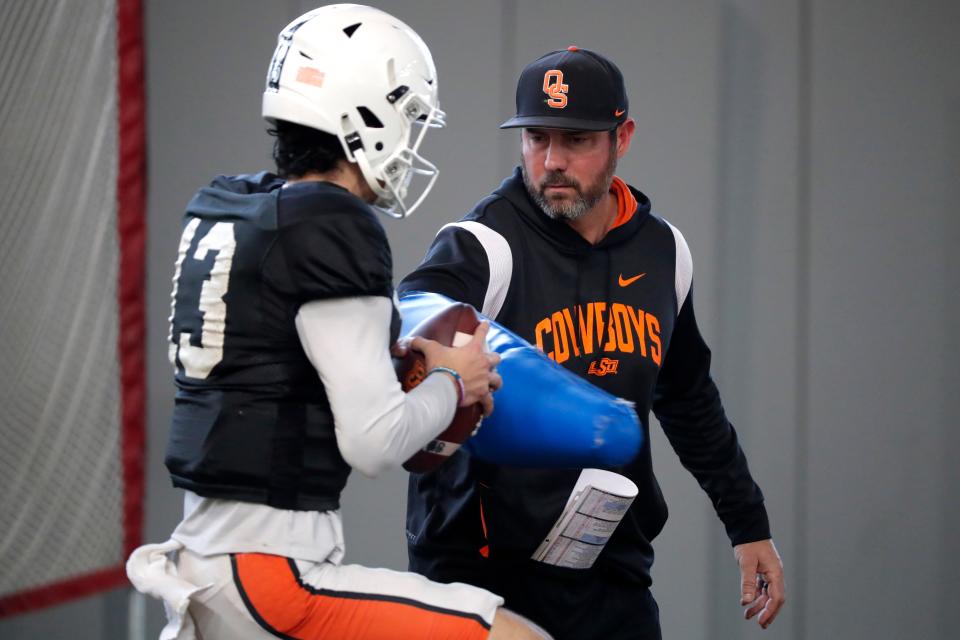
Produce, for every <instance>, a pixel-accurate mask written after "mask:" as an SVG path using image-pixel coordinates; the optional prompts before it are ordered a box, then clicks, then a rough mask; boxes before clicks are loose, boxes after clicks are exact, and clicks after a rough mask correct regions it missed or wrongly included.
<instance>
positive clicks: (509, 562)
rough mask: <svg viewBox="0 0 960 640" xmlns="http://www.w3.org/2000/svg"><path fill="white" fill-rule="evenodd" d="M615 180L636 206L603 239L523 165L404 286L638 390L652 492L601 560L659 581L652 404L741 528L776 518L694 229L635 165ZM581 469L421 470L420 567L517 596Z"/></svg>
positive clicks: (416, 483) (628, 470)
mask: <svg viewBox="0 0 960 640" xmlns="http://www.w3.org/2000/svg"><path fill="white" fill-rule="evenodd" d="M614 187H615V189H614V190H615V192H618V201H619V202H620V203H621V204H620V208H621V211H620V215H619V216H618V218H617V220H616V222H615V226H614V228H612V229H611V230H610V231H609V232H608V233H607V235H606V236H605V237H604V238H603V239H602V240H601V241H600V242H599V243H597V244H596V245H591V244H590V243H589V242H587V241H586V240H585V239H584V238H583V237H582V236H580V234H579V233H577V232H576V231H574V230H573V229H572V228H571V227H570V226H569V225H567V224H566V223H564V222H562V221H556V220H553V219H551V218H549V217H548V216H547V215H545V214H544V213H543V212H542V211H541V210H540V209H539V207H537V205H536V204H534V203H533V201H532V200H531V199H530V197H529V196H528V194H527V191H526V189H525V187H524V184H523V179H522V177H521V173H520V171H519V169H517V170H516V171H515V173H514V174H513V175H512V176H511V177H509V178H508V179H506V180H505V181H504V182H503V183H502V184H501V185H500V187H499V188H498V189H497V190H496V191H494V193H493V194H492V195H490V196H489V197H487V198H485V199H484V200H482V201H481V202H480V203H479V204H478V205H477V206H476V208H475V209H474V210H473V211H472V212H471V213H470V214H468V215H467V216H465V217H464V218H463V219H462V220H461V221H460V222H459V223H455V224H452V225H447V226H446V227H444V228H443V229H441V231H440V233H438V234H437V237H436V239H435V240H434V242H433V244H432V246H431V247H430V249H429V251H428V252H427V255H426V257H425V258H424V259H423V262H422V263H421V264H420V266H419V267H418V268H417V269H416V270H415V271H414V272H413V273H411V274H410V275H409V276H407V277H406V278H405V279H404V280H403V282H402V283H401V284H400V285H399V287H398V289H399V292H400V294H401V296H402V295H404V294H406V293H410V292H414V291H432V292H436V293H440V294H443V295H446V296H449V297H451V298H453V299H456V300H461V301H463V302H467V303H469V304H472V305H473V306H474V307H476V308H477V309H480V310H482V311H483V312H484V313H485V314H486V315H487V316H488V317H491V318H493V319H495V320H496V321H497V322H498V323H500V324H502V325H503V326H505V327H507V328H508V329H510V330H512V331H514V332H516V333H518V334H519V335H520V336H522V337H524V338H525V339H527V340H529V341H530V342H531V343H533V344H535V345H537V346H538V347H539V348H540V349H542V350H543V351H544V352H546V353H547V354H548V355H549V356H550V357H551V358H552V359H554V360H556V361H557V362H559V363H560V364H562V365H563V366H564V367H566V368H567V369H569V370H571V371H573V372H575V373H577V374H578V375H580V376H582V377H584V378H586V379H588V380H590V382H592V383H594V384H596V385H597V386H599V387H601V388H603V389H605V390H607V391H609V392H610V393H612V394H614V395H617V396H619V397H622V398H626V399H628V400H630V401H633V402H634V403H635V404H636V409H637V413H638V415H639V417H640V420H641V422H642V424H643V429H644V432H645V433H644V436H645V437H644V444H643V447H642V449H641V451H640V453H639V454H638V455H637V457H636V458H635V459H634V460H633V461H632V462H631V463H629V464H627V465H625V466H624V467H621V468H618V469H614V470H615V471H617V472H619V473H621V474H624V475H626V476H628V477H629V478H631V479H632V480H633V481H634V482H635V483H636V484H637V486H638V488H639V494H638V496H637V498H636V499H635V500H634V502H633V505H632V507H631V508H630V510H629V512H628V514H627V516H626V517H625V518H624V520H623V521H622V522H621V523H620V525H619V527H618V528H617V530H616V532H615V534H614V535H613V537H612V538H611V540H610V541H609V542H608V544H607V547H606V548H605V549H604V551H603V552H602V554H601V555H600V557H599V559H598V560H597V562H596V564H595V565H594V567H593V568H592V569H591V570H590V571H591V572H594V573H596V572H604V573H606V574H609V573H614V574H617V575H619V576H620V577H621V578H623V579H626V580H629V581H632V582H636V583H639V584H642V585H644V586H647V585H649V584H650V567H651V565H652V563H653V549H652V547H651V544H650V543H651V541H652V540H653V539H654V538H655V537H656V536H657V534H658V533H659V532H660V531H661V529H662V528H663V525H664V523H665V522H666V519H667V507H666V504H665V502H664V499H663V495H662V494H661V492H660V487H659V486H658V484H657V480H656V478H655V477H654V475H653V469H652V466H651V458H650V444H649V442H650V440H649V427H648V417H649V413H650V410H651V408H652V409H653V411H654V413H655V414H656V416H657V418H658V419H659V420H660V423H661V425H662V427H663V429H664V431H665V433H666V435H667V437H668V439H669V440H670V443H671V444H672V445H673V447H674V449H675V450H676V451H677V454H678V455H679V457H680V460H681V462H682V463H683V465H684V466H685V467H686V468H687V469H688V470H690V472H691V473H693V475H694V476H695V477H696V479H697V481H698V482H699V483H700V485H701V486H702V487H703V488H704V490H705V491H706V492H707V493H708V495H709V496H710V499H711V500H712V502H713V505H714V507H715V508H716V511H717V513H718V515H719V516H720V518H721V520H722V521H723V523H724V525H725V526H726V530H727V534H728V535H729V537H730V540H731V542H732V543H733V544H740V543H744V542H752V541H756V540H762V539H766V538H769V537H770V531H769V525H768V521H767V514H766V510H765V508H764V506H763V496H762V494H761V492H760V489H759V488H758V487H757V485H756V484H755V483H754V481H753V479H752V478H751V476H750V472H749V470H748V469H747V462H746V459H745V457H744V455H743V452H742V450H741V449H740V446H739V444H738V442H737V436H736V433H735V431H734V429H733V426H732V425H731V424H730V422H729V421H728V420H727V418H726V416H725V414H724V411H723V407H722V405H721V402H720V396H719V393H718V391H717V388H716V386H715V385H714V383H713V381H712V379H711V378H710V350H709V348H708V347H707V345H706V344H705V343H704V341H703V339H702V338H701V336H700V332H699V330H698V329H697V324H696V319H695V317H694V313H693V296H692V291H691V268H690V264H691V263H690V255H689V250H688V249H687V245H686V242H685V241H684V240H683V236H682V235H680V233H679V231H677V230H676V229H675V228H674V227H672V225H670V224H669V223H667V222H666V221H664V220H663V219H661V218H658V217H657V216H655V215H653V214H652V213H651V212H650V200H649V199H648V198H647V197H646V196H645V195H643V194H642V193H640V192H639V191H637V190H636V189H633V188H629V187H627V186H626V185H625V184H624V183H623V182H621V181H620V180H619V179H615V181H614ZM634 200H635V201H636V205H635V208H634V207H633V204H634V202H633V201H634ZM631 214H632V215H631ZM518 428H519V426H518ZM579 472H580V470H579V469H559V470H558V469H527V468H516V467H503V466H493V465H490V464H485V463H483V462H481V461H479V460H476V459H473V458H471V457H470V456H469V455H468V454H466V453H458V454H457V455H456V456H454V458H453V459H451V460H450V461H449V462H448V463H446V464H445V465H444V466H443V467H441V469H440V470H438V471H436V472H434V473H430V474H423V475H414V476H412V477H411V480H410V491H409V502H408V510H407V538H408V542H409V545H410V559H411V569H413V570H415V571H417V572H419V573H423V574H424V575H426V576H428V577H430V578H433V579H435V580H438V581H442V582H450V581H465V582H471V583H475V584H479V585H481V586H486V587H488V588H491V589H493V590H495V591H498V592H500V593H501V595H504V594H509V593H510V587H509V584H508V582H509V580H510V577H509V576H510V575H516V574H517V572H521V571H525V570H530V571H541V570H543V568H542V567H538V566H537V565H539V564H540V563H535V562H533V561H530V560H529V557H530V556H531V554H532V553H533V552H534V550H535V549H536V547H537V546H538V545H539V544H540V542H541V541H542V539H543V537H544V535H545V534H546V533H547V532H548V530H549V529H550V527H551V525H552V524H553V522H554V521H555V519H556V518H557V516H558V515H559V514H560V512H561V510H562V509H563V506H564V504H565V503H566V501H567V498H568V497H569V495H570V491H571V489H572V488H573V485H574V482H575V481H576V478H577V476H578V475H579ZM494 567H497V569H496V570H495V569H494ZM551 569H552V568H551ZM570 571H573V570H570ZM507 606H510V597H509V596H508V599H507Z"/></svg>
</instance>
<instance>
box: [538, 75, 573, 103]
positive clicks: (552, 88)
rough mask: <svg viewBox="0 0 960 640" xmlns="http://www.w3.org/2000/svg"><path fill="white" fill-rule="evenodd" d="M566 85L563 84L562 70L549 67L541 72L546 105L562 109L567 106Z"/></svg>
mask: <svg viewBox="0 0 960 640" xmlns="http://www.w3.org/2000/svg"><path fill="white" fill-rule="evenodd" d="M569 89H570V87H569V86H568V85H565V84H563V71H560V70H559V69H551V70H550V71H547V72H546V73H545V74H543V92H544V93H545V94H547V96H548V97H549V99H548V100H547V106H548V107H552V108H554V109H563V108H564V107H565V106H567V91H568V90H569Z"/></svg>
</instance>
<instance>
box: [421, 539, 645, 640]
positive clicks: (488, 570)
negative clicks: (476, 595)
mask: <svg viewBox="0 0 960 640" xmlns="http://www.w3.org/2000/svg"><path fill="white" fill-rule="evenodd" d="M409 551H410V570H411V571H415V572H417V573H421V574H423V575H425V576H427V577H428V578H430V579H431V580H435V581H437V582H465V583H467V584H473V585H476V586H478V587H483V588H484V589H489V590H490V591H493V592H494V593H496V594H497V595H500V596H503V598H504V599H505V600H506V607H507V608H508V609H512V610H513V611H516V612H517V613H519V614H521V615H523V616H525V617H527V618H529V619H530V620H532V621H533V622H535V623H537V624H538V625H540V626H541V627H543V628H544V629H546V630H547V631H549V632H550V634H551V635H553V637H554V638H556V640H591V639H592V638H598V639H599V638H603V639H608V638H609V639H611V640H661V637H660V610H659V608H658V607H657V603H656V601H655V600H654V599H653V595H652V594H651V593H650V590H649V588H648V587H647V583H645V582H639V581H638V580H637V579H636V578H633V579H631V578H630V577H628V576H627V575H625V574H624V573H623V572H621V571H617V569H616V568H615V567H608V566H605V565H604V564H603V562H602V561H601V562H598V563H597V564H596V565H594V566H593V567H592V568H591V569H587V570H579V569H564V568H561V567H555V566H553V565H548V564H544V563H542V562H536V561H534V560H530V559H529V558H527V557H525V556H522V557H518V556H514V557H502V556H501V557H500V558H497V557H496V555H497V554H491V557H490V558H489V559H484V558H482V557H481V556H480V555H479V554H478V553H477V552H476V551H475V550H470V549H464V550H463V551H462V552H459V553H458V552H456V551H454V550H452V549H444V550H443V551H439V550H430V551H428V550H425V549H421V548H418V547H415V546H410V547H409Z"/></svg>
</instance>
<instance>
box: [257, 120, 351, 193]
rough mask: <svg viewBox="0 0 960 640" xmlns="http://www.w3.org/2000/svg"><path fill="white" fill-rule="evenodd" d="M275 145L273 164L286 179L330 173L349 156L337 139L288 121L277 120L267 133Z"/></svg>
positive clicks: (331, 135)
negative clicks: (312, 173)
mask: <svg viewBox="0 0 960 640" xmlns="http://www.w3.org/2000/svg"><path fill="white" fill-rule="evenodd" d="M267 133H269V134H270V135H271V136H273V137H274V138H276V139H275V140H274V141H273V161H274V162H276V163H277V174H278V175H279V176H280V177H281V178H284V179H287V178H299V177H301V176H303V175H306V174H308V173H311V172H317V173H326V172H328V171H330V170H332V169H333V168H334V167H335V166H336V165H337V161H338V160H345V159H346V157H347V156H346V154H345V153H344V152H343V146H342V145H341V144H340V140H339V139H338V138H337V136H335V135H333V134H330V133H326V132H324V131H320V130H318V129H313V128H311V127H305V126H303V125H301V124H296V123H294V122H287V121H286V120H277V121H276V126H275V127H273V128H272V129H267Z"/></svg>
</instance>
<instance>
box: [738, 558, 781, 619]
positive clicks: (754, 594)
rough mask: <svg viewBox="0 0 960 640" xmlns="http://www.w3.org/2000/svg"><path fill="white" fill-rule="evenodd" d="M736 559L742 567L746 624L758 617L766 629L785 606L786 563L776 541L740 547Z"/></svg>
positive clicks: (741, 575)
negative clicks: (782, 560)
mask: <svg viewBox="0 0 960 640" xmlns="http://www.w3.org/2000/svg"><path fill="white" fill-rule="evenodd" d="M733 556H734V557H735V558H736V559H737V564H738V565H740V606H744V607H747V608H746V609H745V610H744V612H743V616H744V618H746V619H747V620H749V619H751V618H752V617H754V616H755V615H757V614H758V613H759V614H760V617H759V618H757V622H758V623H759V624H760V626H761V627H763V628H764V629H766V628H767V627H769V626H770V624H771V623H772V622H773V619H774V618H776V617H777V613H779V611H780V607H782V606H783V603H784V602H786V595H785V593H784V586H783V563H782V562H781V561H780V554H779V553H777V548H776V547H775V546H773V540H759V541H757V542H747V543H745V544H738V545H737V546H735V547H734V548H733Z"/></svg>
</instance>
